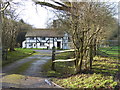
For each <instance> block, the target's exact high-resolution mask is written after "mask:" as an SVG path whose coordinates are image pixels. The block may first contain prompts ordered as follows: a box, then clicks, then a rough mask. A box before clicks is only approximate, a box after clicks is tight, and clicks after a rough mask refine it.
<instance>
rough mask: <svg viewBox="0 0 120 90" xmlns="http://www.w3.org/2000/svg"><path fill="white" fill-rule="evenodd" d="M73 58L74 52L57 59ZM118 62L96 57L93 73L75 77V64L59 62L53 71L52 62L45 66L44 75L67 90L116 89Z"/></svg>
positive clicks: (63, 54)
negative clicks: (84, 89) (83, 89)
mask: <svg viewBox="0 0 120 90" xmlns="http://www.w3.org/2000/svg"><path fill="white" fill-rule="evenodd" d="M68 58H73V52H67V53H61V54H58V55H57V56H56V59H68ZM118 66H120V65H119V64H118V60H117V59H114V58H109V57H100V56H99V57H98V56H96V57H94V61H93V69H92V72H91V73H89V72H83V73H82V74H77V75H75V71H74V69H75V68H74V62H57V63H55V69H56V70H55V71H53V70H51V61H49V62H47V63H46V64H45V65H44V66H43V70H44V71H43V74H44V75H46V76H47V77H52V81H53V82H55V83H56V84H58V85H60V86H62V87H65V88H71V89H75V88H93V89H95V88H114V87H115V86H116V85H117V82H115V81H114V75H115V74H116V72H118V68H117V67H118Z"/></svg>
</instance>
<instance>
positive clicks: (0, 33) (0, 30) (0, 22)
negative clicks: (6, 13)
mask: <svg viewBox="0 0 120 90" xmlns="http://www.w3.org/2000/svg"><path fill="white" fill-rule="evenodd" d="M1 3H2V2H1V0H0V10H1ZM0 60H2V17H1V12H0ZM0 62H1V61H0Z"/></svg>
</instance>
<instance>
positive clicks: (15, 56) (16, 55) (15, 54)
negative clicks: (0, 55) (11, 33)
mask: <svg viewBox="0 0 120 90" xmlns="http://www.w3.org/2000/svg"><path fill="white" fill-rule="evenodd" d="M33 53H35V51H33V50H30V49H23V48H15V51H12V52H10V51H8V53H7V60H2V66H5V65H7V64H10V63H12V62H14V61H16V60H19V59H22V58H25V57H27V56H30V55H32V54H33Z"/></svg>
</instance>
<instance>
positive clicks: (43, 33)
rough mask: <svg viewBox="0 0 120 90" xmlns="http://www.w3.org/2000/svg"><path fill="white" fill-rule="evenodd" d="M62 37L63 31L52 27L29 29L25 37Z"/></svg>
mask: <svg viewBox="0 0 120 90" xmlns="http://www.w3.org/2000/svg"><path fill="white" fill-rule="evenodd" d="M35 36H39V37H63V36H64V31H60V30H53V29H33V30H29V31H28V32H27V33H26V35H25V37H35Z"/></svg>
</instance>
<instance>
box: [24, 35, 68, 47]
mask: <svg viewBox="0 0 120 90" xmlns="http://www.w3.org/2000/svg"><path fill="white" fill-rule="evenodd" d="M36 42H37V43H36ZM54 45H55V47H56V48H58V47H59V49H70V47H69V46H68V34H65V35H64V37H62V38H58V37H56V38H54ZM22 47H23V48H46V49H47V48H48V49H52V47H53V38H48V37H27V38H26V40H25V41H24V42H23V43H22Z"/></svg>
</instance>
